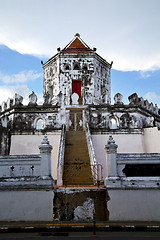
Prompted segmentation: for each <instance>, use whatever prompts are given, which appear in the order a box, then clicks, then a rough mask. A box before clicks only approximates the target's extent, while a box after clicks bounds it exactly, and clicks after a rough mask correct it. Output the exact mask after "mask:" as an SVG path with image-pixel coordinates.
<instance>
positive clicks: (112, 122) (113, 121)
mask: <svg viewBox="0 0 160 240" xmlns="http://www.w3.org/2000/svg"><path fill="white" fill-rule="evenodd" d="M109 125H110V129H117V128H118V126H117V121H116V119H115V118H114V117H111V118H110V124H109Z"/></svg>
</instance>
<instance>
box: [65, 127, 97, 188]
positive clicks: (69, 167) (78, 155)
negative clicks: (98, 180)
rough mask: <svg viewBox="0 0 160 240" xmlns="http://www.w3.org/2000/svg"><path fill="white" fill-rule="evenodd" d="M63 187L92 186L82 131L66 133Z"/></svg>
mask: <svg viewBox="0 0 160 240" xmlns="http://www.w3.org/2000/svg"><path fill="white" fill-rule="evenodd" d="M63 185H66V186H69V185H72V186H73V185H93V178H92V173H91V166H90V158H89V153H88V146H87V141H86V136H85V132H84V131H67V132H66V143H65V154H64V172H63Z"/></svg>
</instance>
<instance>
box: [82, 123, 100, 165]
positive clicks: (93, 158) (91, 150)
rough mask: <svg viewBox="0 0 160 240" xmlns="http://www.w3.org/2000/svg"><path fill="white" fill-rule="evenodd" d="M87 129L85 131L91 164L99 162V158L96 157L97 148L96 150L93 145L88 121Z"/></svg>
mask: <svg viewBox="0 0 160 240" xmlns="http://www.w3.org/2000/svg"><path fill="white" fill-rule="evenodd" d="M85 130H86V131H85V132H86V139H87V145H88V151H89V156H90V164H91V165H95V164H98V162H97V159H96V154H95V150H94V147H93V142H92V137H91V132H90V129H89V124H88V123H86V126H85Z"/></svg>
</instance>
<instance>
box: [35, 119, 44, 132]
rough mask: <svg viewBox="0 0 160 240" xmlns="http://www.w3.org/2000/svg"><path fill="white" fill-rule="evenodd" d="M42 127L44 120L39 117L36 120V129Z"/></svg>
mask: <svg viewBox="0 0 160 240" xmlns="http://www.w3.org/2000/svg"><path fill="white" fill-rule="evenodd" d="M42 129H44V120H43V119H42V118H39V119H38V120H37V121H36V130H42Z"/></svg>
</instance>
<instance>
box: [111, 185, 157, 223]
mask: <svg viewBox="0 0 160 240" xmlns="http://www.w3.org/2000/svg"><path fill="white" fill-rule="evenodd" d="M108 193H109V197H110V200H109V201H108V203H107V206H108V210H109V221H159V216H160V208H159V199H160V191H159V189H139V190H138V189H137V190H123V189H122V190H118V189H114V190H108Z"/></svg>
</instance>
